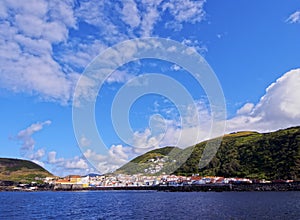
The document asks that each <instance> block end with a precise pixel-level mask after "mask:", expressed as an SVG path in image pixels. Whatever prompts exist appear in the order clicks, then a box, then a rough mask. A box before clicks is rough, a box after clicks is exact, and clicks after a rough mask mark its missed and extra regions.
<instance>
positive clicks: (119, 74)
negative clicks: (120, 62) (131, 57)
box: [106, 71, 134, 84]
mask: <svg viewBox="0 0 300 220" xmlns="http://www.w3.org/2000/svg"><path fill="white" fill-rule="evenodd" d="M132 78H134V75H132V74H129V73H127V72H126V71H115V72H113V73H112V74H110V75H109V77H108V78H107V79H106V82H107V83H109V84H111V83H126V82H127V81H128V80H130V79H132Z"/></svg>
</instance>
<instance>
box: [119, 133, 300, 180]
mask: <svg viewBox="0 0 300 220" xmlns="http://www.w3.org/2000/svg"><path fill="white" fill-rule="evenodd" d="M206 144H207V142H201V143H199V144H197V145H195V146H193V147H189V148H186V149H184V150H181V149H179V148H173V147H166V148H162V149H157V150H153V151H150V152H148V153H146V154H144V155H141V156H139V157H137V158H135V159H133V160H132V161H131V162H130V163H128V164H125V165H124V166H123V167H121V168H120V169H118V170H117V172H118V173H129V174H132V173H139V172H140V173H143V172H144V169H145V168H146V167H149V163H150V162H149V159H151V158H154V157H159V156H160V157H163V156H166V155H167V156H168V161H167V162H166V163H164V167H163V169H162V170H161V171H160V172H159V173H162V172H166V173H168V171H171V172H173V173H174V174H177V175H192V174H196V173H198V174H199V175H202V176H224V177H247V178H252V179H271V180H275V179H293V180H300V127H293V128H289V129H284V130H279V131H276V132H271V133H263V134H261V133H257V132H237V133H233V134H228V135H225V136H224V137H223V140H222V143H221V146H220V148H219V149H218V152H217V153H216V155H215V156H214V157H213V159H212V160H211V161H210V163H209V164H208V165H207V166H206V167H204V168H202V169H199V161H200V158H201V156H202V152H203V150H204V148H205V146H206ZM185 155H189V156H188V159H187V160H186V161H183V159H185V158H186V157H185ZM174 160H176V162H174ZM172 161H173V162H172ZM180 164H182V165H180ZM178 165H179V166H180V167H179V168H178V169H176V170H175V171H174V167H176V166H177V167H178ZM159 173H157V174H159Z"/></svg>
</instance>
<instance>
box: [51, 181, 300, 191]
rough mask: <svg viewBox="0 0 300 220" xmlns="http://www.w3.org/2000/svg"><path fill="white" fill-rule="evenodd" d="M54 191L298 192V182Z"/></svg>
mask: <svg viewBox="0 0 300 220" xmlns="http://www.w3.org/2000/svg"><path fill="white" fill-rule="evenodd" d="M53 190H55V191H74V190H156V191H168V192H209V191H212V192H223V191H300V182H294V183H256V184H203V185H187V186H164V185H161V186H124V187H122V186H121V187H120V186H118V187H113V186H112V187H87V188H84V187H82V185H79V184H74V185H72V184H69V185H60V184H59V185H56V186H55V187H54V188H53Z"/></svg>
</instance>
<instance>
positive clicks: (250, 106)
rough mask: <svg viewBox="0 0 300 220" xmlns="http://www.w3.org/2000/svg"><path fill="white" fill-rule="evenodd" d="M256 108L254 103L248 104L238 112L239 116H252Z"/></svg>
mask: <svg viewBox="0 0 300 220" xmlns="http://www.w3.org/2000/svg"><path fill="white" fill-rule="evenodd" d="M253 108H254V104H253V103H246V104H245V105H244V106H243V107H242V108H240V109H239V110H238V111H237V114H238V115H246V114H250V113H251V112H252V110H253Z"/></svg>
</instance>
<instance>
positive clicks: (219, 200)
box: [0, 191, 300, 220]
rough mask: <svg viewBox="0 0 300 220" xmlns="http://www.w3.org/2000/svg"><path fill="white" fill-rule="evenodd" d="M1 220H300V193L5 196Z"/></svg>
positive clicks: (1, 201)
mask: <svg viewBox="0 0 300 220" xmlns="http://www.w3.org/2000/svg"><path fill="white" fill-rule="evenodd" d="M0 219H9V220H10V219H289V220H292V219H300V192H156V191H78V192H51V191H46V192H0Z"/></svg>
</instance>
